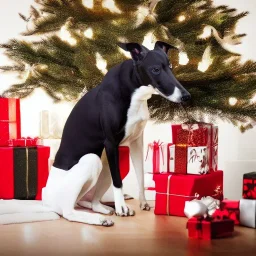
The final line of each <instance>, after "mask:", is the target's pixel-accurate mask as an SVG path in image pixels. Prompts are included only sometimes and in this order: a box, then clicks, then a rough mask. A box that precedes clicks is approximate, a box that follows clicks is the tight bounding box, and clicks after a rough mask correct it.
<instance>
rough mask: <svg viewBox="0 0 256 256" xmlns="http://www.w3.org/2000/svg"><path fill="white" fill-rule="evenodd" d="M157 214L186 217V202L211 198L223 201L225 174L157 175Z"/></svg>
mask: <svg viewBox="0 0 256 256" xmlns="http://www.w3.org/2000/svg"><path fill="white" fill-rule="evenodd" d="M154 181H155V187H156V203H155V214H162V215H176V216H185V214H184V208H185V202H186V201H191V200H193V199H195V198H198V199H200V198H202V197H206V196H211V197H213V198H215V199H218V200H222V197H223V195H222V190H223V172H222V171H217V172H213V173H210V174H207V175H192V174H187V175H178V174H173V175H172V174H169V173H166V174H155V175H154Z"/></svg>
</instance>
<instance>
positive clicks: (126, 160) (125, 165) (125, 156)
mask: <svg viewBox="0 0 256 256" xmlns="http://www.w3.org/2000/svg"><path fill="white" fill-rule="evenodd" d="M119 169H120V173H121V178H122V180H123V179H124V178H125V177H126V176H127V175H128V173H129V171H130V148H129V147H127V146H119Z"/></svg>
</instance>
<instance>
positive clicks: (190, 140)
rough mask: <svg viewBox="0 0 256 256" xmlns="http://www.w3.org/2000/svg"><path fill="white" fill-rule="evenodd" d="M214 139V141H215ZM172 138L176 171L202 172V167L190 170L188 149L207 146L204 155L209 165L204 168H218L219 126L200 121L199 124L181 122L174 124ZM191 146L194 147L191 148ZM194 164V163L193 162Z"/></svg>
mask: <svg viewBox="0 0 256 256" xmlns="http://www.w3.org/2000/svg"><path fill="white" fill-rule="evenodd" d="M213 139H214V141H213ZM172 140H173V144H175V170H174V172H175V173H180V174H186V173H193V174H197V173H198V172H202V170H201V169H202V168H201V167H200V168H199V167H196V168H199V169H198V170H192V169H191V168H192V166H191V168H189V172H188V158H189V156H190V155H188V151H189V153H190V152H192V153H193V152H195V151H194V149H195V147H200V149H198V150H201V149H202V148H201V147H205V148H204V152H203V155H204V156H203V157H204V159H205V163H206V164H207V163H208V164H207V165H208V167H207V168H203V169H204V171H203V172H204V173H205V172H207V171H206V170H207V169H208V170H210V171H212V170H214V171H216V170H217V152H218V128H217V127H215V126H213V125H212V124H206V123H198V124H181V125H172ZM189 147H192V148H191V149H189ZM191 164H192V163H191Z"/></svg>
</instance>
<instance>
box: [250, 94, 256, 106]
mask: <svg viewBox="0 0 256 256" xmlns="http://www.w3.org/2000/svg"><path fill="white" fill-rule="evenodd" d="M250 102H251V104H255V103H256V94H254V96H253V97H252V98H251V100H250Z"/></svg>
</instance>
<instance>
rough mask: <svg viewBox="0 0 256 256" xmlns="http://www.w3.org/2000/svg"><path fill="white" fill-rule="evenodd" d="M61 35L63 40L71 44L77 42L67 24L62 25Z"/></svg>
mask: <svg viewBox="0 0 256 256" xmlns="http://www.w3.org/2000/svg"><path fill="white" fill-rule="evenodd" d="M59 37H60V39H61V40H62V41H64V42H67V43H69V44H70V45H71V46H74V45H76V44H77V40H76V39H75V38H73V37H72V36H71V33H70V32H69V31H68V29H67V27H66V26H65V25H64V26H62V27H61V29H60V33H59Z"/></svg>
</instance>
